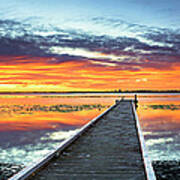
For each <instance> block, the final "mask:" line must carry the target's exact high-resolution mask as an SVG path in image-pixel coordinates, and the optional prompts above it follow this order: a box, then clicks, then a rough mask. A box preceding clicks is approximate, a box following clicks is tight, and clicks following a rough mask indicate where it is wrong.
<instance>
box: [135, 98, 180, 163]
mask: <svg viewBox="0 0 180 180" xmlns="http://www.w3.org/2000/svg"><path fill="white" fill-rule="evenodd" d="M139 105H140V106H139V108H138V115H139V117H140V120H141V126H142V128H143V133H144V136H145V141H146V145H147V146H148V150H149V154H150V157H151V158H152V160H180V151H179V149H180V118H179V117H180V96H174V97H173V96H167V97H166V96H165V97H157V98H156V97H152V98H147V99H146V98H140V104H139Z"/></svg>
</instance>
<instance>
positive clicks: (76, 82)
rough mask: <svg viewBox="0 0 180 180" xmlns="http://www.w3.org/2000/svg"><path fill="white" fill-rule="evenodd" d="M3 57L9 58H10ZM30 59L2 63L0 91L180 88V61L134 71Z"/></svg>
mask: <svg viewBox="0 0 180 180" xmlns="http://www.w3.org/2000/svg"><path fill="white" fill-rule="evenodd" d="M3 58H5V59H7V60H8V58H10V57H3ZM12 58H14V59H19V58H20V57H12ZM21 58H22V61H26V60H27V58H25V60H23V57H21ZM36 60H38V61H36ZM30 62H31V63H17V64H16V63H14V64H8V65H7V64H5V63H0V91H1V92H2V91H40V92H41V91H88V90H89V91H91V90H112V89H123V90H125V89H129V90H133V89H158V90H160V89H180V83H179V82H180V81H179V79H180V63H175V64H173V66H171V69H169V70H168V69H155V68H152V67H151V68H148V67H141V66H140V65H139V70H138V71H134V70H131V69H129V70H128V69H124V70H123V68H122V67H121V65H120V64H119V65H118V66H103V65H96V64H93V63H92V62H91V61H78V60H77V61H67V62H61V63H59V64H52V63H51V64H49V63H48V58H35V57H34V58H32V59H31V60H30ZM120 67H121V68H120Z"/></svg>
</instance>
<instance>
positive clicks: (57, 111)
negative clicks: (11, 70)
mask: <svg viewBox="0 0 180 180" xmlns="http://www.w3.org/2000/svg"><path fill="white" fill-rule="evenodd" d="M120 97H121V95H119V96H117V95H113V94H112V95H101V96H99V95H98V96H97V95H91V96H90V95H88V94H86V95H81V96H80V95H76V96H73V95H72V96H65V95H50V94H49V95H47V94H44V95H43V94H41V95H40V94H39V95H0V114H1V116H0V137H1V138H0V163H11V164H12V163H13V164H24V165H25V166H26V165H28V164H29V163H32V162H33V161H36V160H37V159H39V158H41V157H43V156H45V155H46V154H47V153H48V152H50V151H52V150H53V149H54V148H55V147H57V146H58V145H59V143H60V142H62V141H63V140H65V139H67V138H68V137H70V136H72V135H73V134H74V133H75V132H77V131H78V130H79V128H80V127H82V126H83V125H85V124H86V123H87V122H89V121H90V120H92V119H93V118H94V117H96V116H97V115H99V114H101V113H102V112H103V111H105V110H106V109H107V108H108V107H109V106H110V105H112V104H113V103H114V101H115V99H117V98H120ZM130 97H131V96H130V95H129V96H128V98H130ZM138 114H139V119H140V123H141V126H142V129H143V133H144V136H145V140H146V144H147V146H148V150H149V154H150V157H151V158H152V160H180V95H177V94H176V95H175V94H174V95H167V94H166V95H158V94H157V95H151V94H147V95H139V107H138Z"/></svg>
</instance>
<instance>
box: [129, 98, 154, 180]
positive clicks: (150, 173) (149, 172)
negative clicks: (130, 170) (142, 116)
mask: <svg viewBox="0 0 180 180" xmlns="http://www.w3.org/2000/svg"><path fill="white" fill-rule="evenodd" d="M132 107H133V113H134V117H135V121H136V128H137V131H138V136H139V141H140V145H141V151H142V158H143V161H144V168H145V172H146V177H147V180H156V176H155V173H154V169H153V167H152V163H151V160H150V159H149V157H148V152H147V149H146V145H145V140H144V136H143V133H142V130H141V126H140V123H139V118H138V115H137V112H136V108H135V104H134V102H133V101H132Z"/></svg>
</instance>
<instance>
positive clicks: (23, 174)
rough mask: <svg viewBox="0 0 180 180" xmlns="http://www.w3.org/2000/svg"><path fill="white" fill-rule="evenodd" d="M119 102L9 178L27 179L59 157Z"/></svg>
mask: <svg viewBox="0 0 180 180" xmlns="http://www.w3.org/2000/svg"><path fill="white" fill-rule="evenodd" d="M118 103H119V101H118V100H116V102H115V104H113V105H112V106H111V107H109V108H108V109H106V110H105V111H104V112H103V113H101V114H100V115H98V116H97V117H95V118H94V119H92V120H91V121H90V122H89V123H87V124H85V125H84V126H83V127H82V128H80V130H79V131H78V132H77V133H75V134H74V135H72V136H71V137H69V138H68V139H67V140H65V141H63V142H61V143H60V145H59V146H58V147H57V148H56V149H54V150H53V151H51V152H49V153H48V154H47V155H46V156H45V157H43V158H40V159H39V160H37V161H36V162H33V163H32V164H30V165H28V166H27V167H25V168H23V169H22V170H21V171H19V172H18V173H17V174H15V175H13V176H12V177H10V178H9V179H8V180H25V179H27V178H29V177H30V176H32V174H34V173H35V172H36V171H38V170H39V169H41V168H42V167H43V166H45V165H46V164H48V163H49V162H50V161H51V160H52V159H53V158H55V157H58V156H59V155H60V154H61V153H62V152H63V151H64V150H65V149H66V148H67V147H68V146H70V145H71V144H72V143H73V142H74V141H76V140H77V139H78V138H79V137H80V136H81V135H82V134H83V133H84V132H85V131H87V130H88V129H89V128H90V127H91V126H93V125H94V124H95V123H96V122H97V121H98V120H100V119H101V118H102V117H103V116H104V115H105V114H107V113H108V112H109V111H110V110H111V109H113V108H114V107H115V106H117V104H118Z"/></svg>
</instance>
